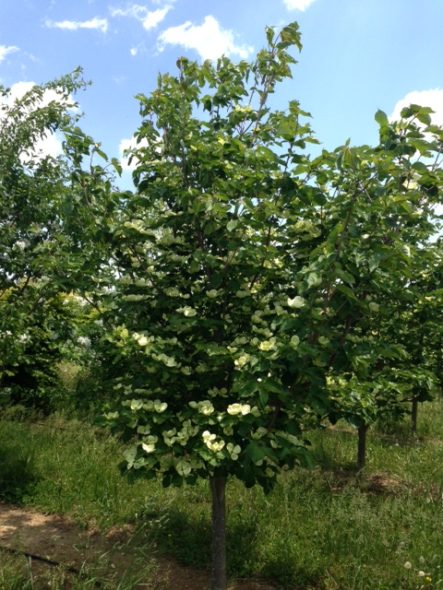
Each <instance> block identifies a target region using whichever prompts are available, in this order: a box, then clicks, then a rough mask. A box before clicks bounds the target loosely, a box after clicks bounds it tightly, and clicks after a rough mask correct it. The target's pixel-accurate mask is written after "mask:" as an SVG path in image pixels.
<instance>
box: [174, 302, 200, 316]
mask: <svg viewBox="0 0 443 590" xmlns="http://www.w3.org/2000/svg"><path fill="white" fill-rule="evenodd" d="M178 311H181V312H182V313H183V315H184V316H185V317H186V318H193V317H195V316H196V315H197V310H195V309H194V308H193V307H190V306H189V305H186V306H185V307H180V308H179V310H178Z"/></svg>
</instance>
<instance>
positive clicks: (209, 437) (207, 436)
mask: <svg viewBox="0 0 443 590" xmlns="http://www.w3.org/2000/svg"><path fill="white" fill-rule="evenodd" d="M216 438H217V435H215V434H212V433H211V432H209V430H205V431H204V432H203V434H202V439H203V442H204V443H205V444H207V443H208V441H212V440H215V439H216Z"/></svg>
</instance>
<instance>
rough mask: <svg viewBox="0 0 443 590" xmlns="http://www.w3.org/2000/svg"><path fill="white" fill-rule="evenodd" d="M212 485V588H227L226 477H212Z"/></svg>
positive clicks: (220, 589)
mask: <svg viewBox="0 0 443 590" xmlns="http://www.w3.org/2000/svg"><path fill="white" fill-rule="evenodd" d="M210 485H211V495H212V584H211V590H226V585H227V578H226V502H225V490H226V477H225V476H214V477H211V479H210Z"/></svg>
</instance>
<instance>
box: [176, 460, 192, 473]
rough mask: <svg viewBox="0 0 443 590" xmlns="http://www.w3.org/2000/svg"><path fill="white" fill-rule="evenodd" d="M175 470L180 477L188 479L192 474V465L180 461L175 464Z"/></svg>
mask: <svg viewBox="0 0 443 590" xmlns="http://www.w3.org/2000/svg"><path fill="white" fill-rule="evenodd" d="M175 470H176V471H177V473H178V474H179V475H182V476H183V477H186V476H187V475H189V474H190V473H191V471H192V465H191V463H189V462H188V461H185V460H184V459H180V460H179V461H177V463H176V464H175Z"/></svg>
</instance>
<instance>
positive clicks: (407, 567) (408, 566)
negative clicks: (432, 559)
mask: <svg viewBox="0 0 443 590" xmlns="http://www.w3.org/2000/svg"><path fill="white" fill-rule="evenodd" d="M403 567H404V568H405V570H410V569H411V568H412V563H411V562H410V561H405V563H404V564H403Z"/></svg>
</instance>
